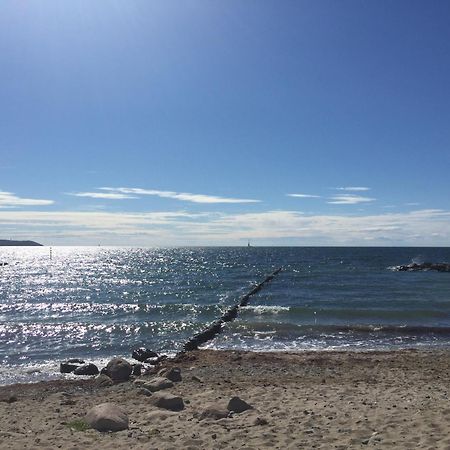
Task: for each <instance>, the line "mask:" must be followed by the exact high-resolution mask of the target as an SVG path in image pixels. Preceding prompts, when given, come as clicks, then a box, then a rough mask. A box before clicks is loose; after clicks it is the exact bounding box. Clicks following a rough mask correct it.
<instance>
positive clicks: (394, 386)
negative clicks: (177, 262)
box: [0, 350, 450, 450]
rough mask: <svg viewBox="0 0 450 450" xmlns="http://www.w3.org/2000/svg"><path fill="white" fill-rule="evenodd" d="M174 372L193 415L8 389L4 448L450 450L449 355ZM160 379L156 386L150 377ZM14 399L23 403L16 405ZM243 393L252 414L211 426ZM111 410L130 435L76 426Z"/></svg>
mask: <svg viewBox="0 0 450 450" xmlns="http://www.w3.org/2000/svg"><path fill="white" fill-rule="evenodd" d="M165 366H177V367H180V368H181V371H182V377H183V380H182V381H181V382H179V383H175V385H174V386H173V387H171V388H169V389H167V392H170V393H173V394H177V395H181V397H183V399H184V402H185V409H184V410H183V411H180V412H170V411H166V410H162V409H159V408H157V407H155V406H152V405H151V404H150V403H149V398H150V397H146V396H143V395H142V394H140V393H139V389H138V387H137V385H136V384H135V383H133V382H126V383H122V384H118V385H114V386H111V387H106V388H96V387H95V386H94V383H93V380H83V381H56V382H45V383H37V384H30V385H12V386H4V387H1V388H0V399H2V400H3V401H1V402H0V448H2V449H35V448H39V449H56V448H62V449H73V450H75V449H80V450H81V449H86V448H88V449H90V448H92V449H94V448H98V449H107V448H108V449H111V448H114V449H131V448H132V449H180V448H184V449H237V448H239V449H242V448H245V449H263V448H271V449H299V448H305V449H311V448H322V449H353V448H355V449H356V448H358V449H360V448H368V447H378V448H393V449H449V450H450V402H449V389H450V350H432V351H417V350H401V351H391V352H304V353H279V352H277V353H251V352H235V351H226V352H225V351H220V352H219V351H207V350H204V351H196V352H192V353H189V354H188V356H187V357H186V358H184V359H182V360H179V361H177V362H171V361H169V362H166V363H165ZM145 378H151V377H148V376H147V377H145ZM10 396H16V397H17V401H14V402H12V403H7V402H6V401H4V400H6V399H7V398H9V397H10ZM232 396H239V397H240V398H242V399H243V400H245V401H247V402H248V403H249V404H251V405H252V406H253V407H254V408H255V409H253V410H248V411H245V412H243V413H241V414H233V416H232V417H231V418H223V419H219V420H215V419H203V420H200V419H199V416H198V414H199V413H201V412H202V411H203V410H204V409H205V407H206V405H207V404H209V403H211V402H214V403H217V404H219V405H222V406H223V407H225V406H226V404H227V402H228V400H229V398H230V397H232ZM103 402H113V403H117V404H118V405H120V406H121V407H122V408H123V409H124V410H125V411H126V412H127V414H128V416H129V420H130V425H129V429H128V430H125V431H119V432H116V433H100V432H98V431H95V430H92V429H88V430H85V431H77V430H75V429H74V428H73V426H71V424H73V423H74V421H77V420H78V419H82V418H83V417H84V415H85V414H86V412H87V411H88V409H89V408H90V407H92V406H94V405H97V404H99V403H103Z"/></svg>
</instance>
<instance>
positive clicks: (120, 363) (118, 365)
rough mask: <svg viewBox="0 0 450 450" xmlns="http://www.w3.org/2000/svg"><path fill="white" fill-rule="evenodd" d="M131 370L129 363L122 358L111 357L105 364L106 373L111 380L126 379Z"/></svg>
mask: <svg viewBox="0 0 450 450" xmlns="http://www.w3.org/2000/svg"><path fill="white" fill-rule="evenodd" d="M132 371H133V367H132V366H131V364H130V363H129V362H128V361H126V360H125V359H123V358H113V359H112V360H111V361H109V363H108V364H107V365H106V375H108V376H109V377H110V378H111V379H112V380H113V381H128V380H129V378H130V375H131V372H132Z"/></svg>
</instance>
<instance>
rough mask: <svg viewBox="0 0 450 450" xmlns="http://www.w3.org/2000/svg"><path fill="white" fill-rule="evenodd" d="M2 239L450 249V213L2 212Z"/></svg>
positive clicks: (128, 243) (152, 243)
mask: <svg viewBox="0 0 450 450" xmlns="http://www.w3.org/2000/svg"><path fill="white" fill-rule="evenodd" d="M0 232H1V234H7V235H13V236H14V237H15V238H30V236H32V237H33V239H36V240H39V239H40V240H42V241H43V243H48V244H56V243H58V242H59V243H64V244H73V245H81V244H95V245H96V244H98V243H102V244H104V245H147V246H161V245H221V244H223V245H236V244H239V243H242V242H246V239H248V238H251V239H252V240H253V242H255V243H266V244H268V245H276V244H277V243H287V244H290V245H386V244H390V245H411V246H414V245H417V246H433V245H439V246H442V245H450V211H443V210H419V211H412V212H407V213H384V214H373V215H359V216H354V215H352V216H345V215H307V214H301V213H299V212H297V211H285V210H283V211H262V212H257V213H245V214H226V213H212V212H210V213H202V214H193V213H189V212H186V211H179V212H153V213H115V212H114V213H113V212H92V211H91V212H67V211H59V212H50V211H12V210H11V211H0Z"/></svg>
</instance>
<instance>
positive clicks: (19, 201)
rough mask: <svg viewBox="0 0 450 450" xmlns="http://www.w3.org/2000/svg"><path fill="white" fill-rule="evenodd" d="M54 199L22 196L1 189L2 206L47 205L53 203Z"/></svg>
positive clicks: (0, 199) (0, 206)
mask: <svg viewBox="0 0 450 450" xmlns="http://www.w3.org/2000/svg"><path fill="white" fill-rule="evenodd" d="M53 203H54V201H53V200H41V199H35V198H22V197H18V196H17V195H15V194H13V193H12V192H5V191H0V208H16V207H19V206H46V205H52V204H53Z"/></svg>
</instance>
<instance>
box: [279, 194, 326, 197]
mask: <svg viewBox="0 0 450 450" xmlns="http://www.w3.org/2000/svg"><path fill="white" fill-rule="evenodd" d="M286 195H287V196H288V197H296V198H320V195H312V194H286Z"/></svg>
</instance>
